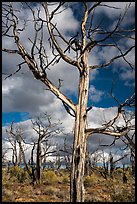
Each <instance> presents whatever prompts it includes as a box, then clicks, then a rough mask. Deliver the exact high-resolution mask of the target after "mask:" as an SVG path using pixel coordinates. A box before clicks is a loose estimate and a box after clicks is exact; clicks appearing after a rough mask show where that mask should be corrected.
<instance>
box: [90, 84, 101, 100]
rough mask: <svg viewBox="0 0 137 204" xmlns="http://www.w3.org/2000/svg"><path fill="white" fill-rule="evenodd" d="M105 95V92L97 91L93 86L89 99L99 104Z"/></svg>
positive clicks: (91, 86)
mask: <svg viewBox="0 0 137 204" xmlns="http://www.w3.org/2000/svg"><path fill="white" fill-rule="evenodd" d="M103 95H104V92H103V91H100V90H97V89H96V88H95V87H94V86H93V85H90V87H89V97H90V100H91V101H93V102H99V101H101V100H102V97H103Z"/></svg>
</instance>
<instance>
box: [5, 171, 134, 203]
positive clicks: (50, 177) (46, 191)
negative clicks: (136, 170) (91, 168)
mask: <svg viewBox="0 0 137 204" xmlns="http://www.w3.org/2000/svg"><path fill="white" fill-rule="evenodd" d="M43 175H44V176H43V180H42V183H41V184H36V185H35V186H32V185H31V184H30V181H29V180H25V182H20V177H18V178H16V176H15V175H12V176H11V174H7V173H6V172H3V183H2V184H3V190H2V201H3V202H69V191H70V189H69V178H70V177H69V172H65V171H64V170H62V171H61V172H59V173H55V172H52V171H46V172H44V174H43ZM84 183H85V189H86V194H85V202H134V201H135V191H134V190H135V186H134V183H135V181H134V179H133V177H132V176H131V175H130V174H129V173H128V183H127V184H123V182H122V177H121V172H119V173H117V174H116V175H115V176H114V179H112V178H111V177H108V179H107V180H106V179H104V178H103V177H102V176H101V175H100V174H98V173H95V172H92V173H91V175H90V176H88V177H85V182H84Z"/></svg>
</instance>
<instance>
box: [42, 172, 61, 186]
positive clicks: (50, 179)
mask: <svg viewBox="0 0 137 204" xmlns="http://www.w3.org/2000/svg"><path fill="white" fill-rule="evenodd" d="M43 180H44V183H45V184H55V183H57V182H58V180H59V179H58V177H57V175H56V174H55V172H53V171H47V172H44V173H43Z"/></svg>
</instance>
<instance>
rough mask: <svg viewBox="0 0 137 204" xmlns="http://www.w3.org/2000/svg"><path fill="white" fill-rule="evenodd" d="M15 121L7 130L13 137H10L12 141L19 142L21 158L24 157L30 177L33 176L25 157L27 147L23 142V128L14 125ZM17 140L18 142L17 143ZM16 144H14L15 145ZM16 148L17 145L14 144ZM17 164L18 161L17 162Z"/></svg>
mask: <svg viewBox="0 0 137 204" xmlns="http://www.w3.org/2000/svg"><path fill="white" fill-rule="evenodd" d="M13 125H14V122H12V124H11V126H10V129H9V130H6V131H7V133H8V134H9V135H10V136H11V137H12V139H10V142H11V144H12V140H13V144H16V143H17V144H18V147H19V158H20V157H22V160H23V163H24V166H25V169H26V171H27V172H28V174H29V176H30V178H32V173H31V171H30V169H29V167H28V165H27V161H26V157H25V149H24V147H23V143H25V141H24V138H23V130H22V128H21V127H13ZM15 141H16V143H15ZM13 146H14V145H13ZM14 148H15V146H14ZM16 155H17V146H16ZM16 161H17V159H16ZM15 164H16V165H17V163H15Z"/></svg>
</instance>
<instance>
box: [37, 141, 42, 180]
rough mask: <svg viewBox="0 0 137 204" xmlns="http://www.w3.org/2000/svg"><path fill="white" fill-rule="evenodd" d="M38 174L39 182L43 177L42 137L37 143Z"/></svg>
mask: <svg viewBox="0 0 137 204" xmlns="http://www.w3.org/2000/svg"><path fill="white" fill-rule="evenodd" d="M36 171H37V173H36V176H37V180H38V182H40V179H41V139H40V138H39V139H38V145H37V158H36Z"/></svg>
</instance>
